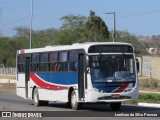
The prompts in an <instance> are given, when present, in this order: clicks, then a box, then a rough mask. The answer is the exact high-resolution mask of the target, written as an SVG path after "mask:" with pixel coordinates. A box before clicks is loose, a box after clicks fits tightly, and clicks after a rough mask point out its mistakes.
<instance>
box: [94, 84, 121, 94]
mask: <svg viewBox="0 0 160 120" xmlns="http://www.w3.org/2000/svg"><path fill="white" fill-rule="evenodd" d="M120 86H121V84H120V83H107V84H106V83H93V87H94V88H96V89H98V90H99V91H103V92H112V91H114V90H115V89H117V88H118V87H120Z"/></svg>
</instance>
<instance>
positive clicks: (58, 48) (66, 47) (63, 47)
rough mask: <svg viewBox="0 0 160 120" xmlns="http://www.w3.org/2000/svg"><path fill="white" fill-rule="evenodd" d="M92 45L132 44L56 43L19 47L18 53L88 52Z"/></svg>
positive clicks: (117, 43) (115, 43) (113, 43)
mask: <svg viewBox="0 0 160 120" xmlns="http://www.w3.org/2000/svg"><path fill="white" fill-rule="evenodd" d="M93 45H128V46H132V44H130V43H123V42H85V43H74V44H72V45H57V46H46V47H44V48H33V49H21V50H18V54H24V53H38V52H51V51H63V50H77V49H84V50H85V52H86V53H88V49H89V47H91V46H93ZM132 47H133V46H132Z"/></svg>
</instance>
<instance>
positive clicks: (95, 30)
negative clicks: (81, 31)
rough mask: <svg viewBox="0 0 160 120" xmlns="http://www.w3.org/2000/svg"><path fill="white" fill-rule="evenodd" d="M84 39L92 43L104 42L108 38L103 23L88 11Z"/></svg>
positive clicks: (107, 32)
mask: <svg viewBox="0 0 160 120" xmlns="http://www.w3.org/2000/svg"><path fill="white" fill-rule="evenodd" d="M85 33H86V34H85V36H86V39H87V40H89V41H92V42H95V41H106V42H107V39H108V38H109V31H108V27H107V26H106V24H105V22H104V21H103V20H102V19H101V18H100V17H99V16H97V15H95V12H94V11H90V16H89V19H88V21H87V23H86V32H85Z"/></svg>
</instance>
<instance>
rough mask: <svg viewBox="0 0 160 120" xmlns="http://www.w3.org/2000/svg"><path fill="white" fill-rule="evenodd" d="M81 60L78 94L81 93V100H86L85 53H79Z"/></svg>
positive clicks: (79, 63)
mask: <svg viewBox="0 0 160 120" xmlns="http://www.w3.org/2000/svg"><path fill="white" fill-rule="evenodd" d="M78 58H79V60H78V61H79V62H78V94H79V101H84V97H85V95H84V90H85V87H84V86H85V85H84V74H85V69H84V68H85V64H84V63H85V59H84V54H79V57H78Z"/></svg>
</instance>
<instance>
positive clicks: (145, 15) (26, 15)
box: [0, 0, 160, 36]
mask: <svg viewBox="0 0 160 120" xmlns="http://www.w3.org/2000/svg"><path fill="white" fill-rule="evenodd" d="M0 1H1V6H2V18H3V20H2V26H3V27H2V29H3V34H4V35H6V36H13V35H14V34H15V30H14V28H16V27H20V26H26V27H29V26H30V13H31V0H0ZM159 5H160V0H33V29H35V30H42V29H46V28H53V27H54V28H59V27H60V26H61V24H62V21H60V18H61V17H62V16H64V15H68V14H74V15H84V16H89V11H90V10H93V11H95V12H96V15H98V16H100V17H101V18H102V19H103V20H104V21H105V22H106V24H107V26H108V28H109V30H112V28H113V16H112V15H106V14H105V12H116V29H117V30H126V31H128V32H130V33H133V34H135V35H144V36H152V35H160V7H159ZM125 16H128V17H125Z"/></svg>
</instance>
